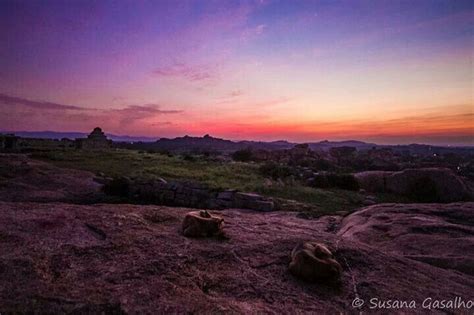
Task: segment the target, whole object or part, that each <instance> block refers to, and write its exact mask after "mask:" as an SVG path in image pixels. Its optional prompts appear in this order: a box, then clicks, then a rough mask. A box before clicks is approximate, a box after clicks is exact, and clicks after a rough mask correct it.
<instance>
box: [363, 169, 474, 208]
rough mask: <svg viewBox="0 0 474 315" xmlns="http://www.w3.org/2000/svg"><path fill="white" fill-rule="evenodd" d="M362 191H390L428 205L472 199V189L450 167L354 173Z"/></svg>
mask: <svg viewBox="0 0 474 315" xmlns="http://www.w3.org/2000/svg"><path fill="white" fill-rule="evenodd" d="M355 177H356V179H357V181H358V183H359V186H360V188H362V189H365V190H367V191H371V192H389V193H395V194H399V195H404V196H409V197H412V198H413V199H416V200H420V201H425V202H455V201H466V200H472V199H473V192H472V189H471V188H470V186H469V185H468V184H467V183H466V182H465V181H464V180H463V179H462V178H460V177H459V176H457V175H456V174H455V173H454V172H453V171H451V170H450V169H447V168H421V169H406V170H403V171H399V172H384V171H367V172H361V173H357V174H355Z"/></svg>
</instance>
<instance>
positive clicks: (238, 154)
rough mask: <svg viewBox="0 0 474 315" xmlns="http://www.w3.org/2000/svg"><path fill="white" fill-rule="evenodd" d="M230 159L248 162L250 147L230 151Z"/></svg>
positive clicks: (250, 154) (250, 155)
mask: <svg viewBox="0 0 474 315" xmlns="http://www.w3.org/2000/svg"><path fill="white" fill-rule="evenodd" d="M232 159H233V160H234V161H240V162H248V161H250V160H252V150H251V149H242V150H237V151H235V152H234V153H232Z"/></svg>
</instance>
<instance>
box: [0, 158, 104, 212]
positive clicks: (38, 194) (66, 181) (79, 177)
mask: <svg viewBox="0 0 474 315" xmlns="http://www.w3.org/2000/svg"><path fill="white" fill-rule="evenodd" d="M101 186H102V185H101V184H99V183H97V182H96V181H95V180H94V174H93V173H91V172H86V171H80V170H73V169H65V168H60V167H56V166H54V165H52V164H49V163H45V162H41V161H37V160H32V159H30V158H28V157H27V156H26V155H21V154H0V200H3V201H38V202H50V201H62V202H73V203H93V202H98V201H101V200H103V198H104V197H105V196H104V194H103V193H102V192H101Z"/></svg>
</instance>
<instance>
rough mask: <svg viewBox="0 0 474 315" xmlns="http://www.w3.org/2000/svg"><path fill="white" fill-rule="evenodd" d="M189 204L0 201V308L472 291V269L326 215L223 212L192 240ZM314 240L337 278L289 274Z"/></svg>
mask: <svg viewBox="0 0 474 315" xmlns="http://www.w3.org/2000/svg"><path fill="white" fill-rule="evenodd" d="M188 212H189V209H181V208H167V207H157V206H134V205H106V204H99V205H71V204H64V203H31V202H28V203H10V202H0V312H1V313H2V314H3V313H9V312H14V311H19V312H23V313H25V312H27V311H34V312H36V313H61V312H77V313H87V312H89V313H91V312H92V313H101V312H104V313H112V312H114V313H120V312H125V313H130V314H137V313H139V314H143V313H154V314H156V313H221V312H231V313H245V314H248V313H313V314H314V313H317V314H322V313H323V314H326V313H329V314H335V313H341V312H342V313H357V312H358V310H357V311H355V310H354V309H353V308H352V305H351V303H352V301H353V299H354V297H355V296H356V294H357V296H359V297H361V298H363V299H369V298H371V297H378V298H380V299H393V298H394V297H395V298H397V299H405V300H412V299H413V300H416V301H419V303H421V301H422V300H423V299H425V298H426V297H431V298H433V299H450V298H455V297H456V296H462V297H464V298H467V297H470V296H472V292H473V288H474V279H473V277H472V275H470V274H463V273H460V272H457V271H454V270H452V269H449V268H446V269H444V268H438V267H435V266H433V265H430V264H427V263H423V262H420V261H416V260H413V259H409V258H407V257H404V256H403V255H399V254H398V253H392V252H390V251H386V252H384V251H381V250H378V249H374V248H372V247H371V246H368V245H366V244H364V243H362V242H360V241H359V239H354V241H353V240H351V239H350V238H348V237H347V236H344V237H343V238H341V237H339V236H338V235H335V234H333V233H329V232H325V231H328V230H330V228H329V227H328V224H329V223H330V220H323V218H322V219H320V220H317V221H316V220H305V219H300V218H298V217H296V214H295V213H285V212H269V213H260V212H255V211H243V210H224V211H222V212H221V213H220V215H221V216H222V217H223V218H224V219H225V222H226V234H227V235H228V236H229V237H228V239H216V238H200V239H190V238H187V237H185V236H183V235H182V233H181V231H180V229H181V222H182V220H183V219H184V217H185V216H186V214H187V213H188ZM449 213H451V212H449ZM467 213H470V212H467ZM451 218H452V220H457V219H456V217H454V216H452V217H451ZM469 218H470V219H469V220H472V216H471V215H470V216H469ZM465 219H466V218H464V217H463V220H465ZM471 222H472V221H471ZM446 237H447V238H450V237H453V235H447V236H446ZM307 240H317V241H318V242H321V243H324V244H326V245H327V247H328V249H329V250H330V251H331V252H332V253H333V254H334V257H335V259H336V260H337V261H339V262H340V264H341V266H342V269H343V270H342V273H341V279H340V284H339V286H328V285H324V284H308V283H306V282H304V281H301V280H298V279H297V278H295V277H294V276H293V275H291V273H290V272H289V270H288V265H289V263H290V261H291V251H292V250H293V249H294V247H295V246H296V245H297V244H300V243H302V242H305V241H307ZM440 241H441V240H440ZM427 250H428V249H427ZM471 252H472V251H471ZM464 254H465V255H467V254H468V251H467V250H465V251H464ZM416 311H417V310H415V313H416ZM418 313H425V312H424V310H419V312H418Z"/></svg>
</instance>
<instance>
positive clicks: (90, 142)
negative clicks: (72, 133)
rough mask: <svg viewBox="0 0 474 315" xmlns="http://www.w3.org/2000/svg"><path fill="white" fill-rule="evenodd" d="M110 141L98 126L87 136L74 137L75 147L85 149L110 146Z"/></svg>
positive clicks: (101, 148)
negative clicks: (81, 137)
mask: <svg viewBox="0 0 474 315" xmlns="http://www.w3.org/2000/svg"><path fill="white" fill-rule="evenodd" d="M111 145H112V141H111V140H108V139H107V137H106V136H105V134H104V132H103V131H102V129H100V128H99V127H96V128H94V130H93V131H92V132H91V133H90V134H89V135H88V136H87V138H83V139H76V148H78V149H85V150H105V149H108V148H110V147H111Z"/></svg>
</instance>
